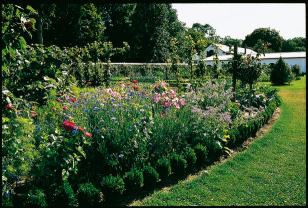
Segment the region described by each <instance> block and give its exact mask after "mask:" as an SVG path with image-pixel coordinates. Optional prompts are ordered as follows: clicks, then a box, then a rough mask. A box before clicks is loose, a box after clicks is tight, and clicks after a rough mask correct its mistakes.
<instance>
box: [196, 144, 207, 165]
mask: <svg viewBox="0 0 308 208" xmlns="http://www.w3.org/2000/svg"><path fill="white" fill-rule="evenodd" d="M194 151H195V153H196V157H197V161H196V163H197V165H204V163H205V162H206V161H207V160H206V159H207V150H206V146H203V145H201V144H197V145H196V146H195V147H194Z"/></svg>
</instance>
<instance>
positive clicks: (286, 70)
mask: <svg viewBox="0 0 308 208" xmlns="http://www.w3.org/2000/svg"><path fill="white" fill-rule="evenodd" d="M270 80H271V82H272V83H273V84H274V85H283V84H285V83H289V84H290V83H291V82H292V81H293V80H294V76H293V74H292V71H291V68H290V66H289V65H288V64H287V63H286V62H285V61H284V60H283V59H282V58H281V57H280V58H279V60H278V61H277V62H276V64H275V65H274V68H273V70H272V72H271V76H270Z"/></svg>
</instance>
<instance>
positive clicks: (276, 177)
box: [129, 76, 306, 206]
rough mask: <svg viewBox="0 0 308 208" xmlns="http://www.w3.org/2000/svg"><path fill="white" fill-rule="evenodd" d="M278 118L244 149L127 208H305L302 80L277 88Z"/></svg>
mask: <svg viewBox="0 0 308 208" xmlns="http://www.w3.org/2000/svg"><path fill="white" fill-rule="evenodd" d="M278 88H279V89H280V92H279V95H280V96H281V97H282V99H283V103H282V105H281V106H280V107H281V109H282V110H281V115H280V117H279V119H278V120H277V121H276V123H275V124H274V125H273V126H272V128H271V130H270V131H269V132H268V133H266V134H265V135H264V136H263V137H262V138H260V139H258V140H256V141H255V142H254V143H253V144H252V145H251V146H250V147H249V148H248V149H246V150H245V151H243V152H240V153H238V154H237V155H235V156H234V157H232V158H230V159H229V160H227V161H225V162H224V163H222V164H219V165H216V166H214V167H212V168H211V169H209V170H208V174H207V173H204V174H202V175H201V176H198V177H196V178H194V179H193V180H183V181H180V182H179V183H178V184H177V185H175V186H172V187H170V189H165V190H161V191H155V192H154V193H153V194H151V195H150V196H147V197H145V198H144V199H143V200H141V201H136V202H133V203H131V204H129V206H232V205H239V206H246V205H248V206H267V205H271V206H275V205H278V206H279V205H280V206H281V205H282V206H290V205H291V206H292V205H293V206H294V205H295V206H305V205H306V76H304V77H302V79H301V80H296V81H294V82H292V83H291V85H285V86H278Z"/></svg>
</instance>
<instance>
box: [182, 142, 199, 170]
mask: <svg viewBox="0 0 308 208" xmlns="http://www.w3.org/2000/svg"><path fill="white" fill-rule="evenodd" d="M184 158H185V160H186V161H187V170H191V169H192V168H193V166H194V165H195V163H196V161H197V156H196V153H195V151H194V150H193V149H192V148H190V147H189V148H186V150H185V154H184Z"/></svg>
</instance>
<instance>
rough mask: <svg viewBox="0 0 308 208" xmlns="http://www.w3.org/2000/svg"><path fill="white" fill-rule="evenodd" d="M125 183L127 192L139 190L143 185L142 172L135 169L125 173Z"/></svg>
mask: <svg viewBox="0 0 308 208" xmlns="http://www.w3.org/2000/svg"><path fill="white" fill-rule="evenodd" d="M123 181H124V183H125V189H126V191H135V190H138V189H139V188H140V186H141V185H142V183H143V174H142V171H141V170H139V169H138V168H136V167H133V168H132V169H131V170H130V171H129V172H127V173H125V175H124V177H123Z"/></svg>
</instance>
